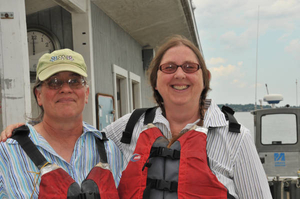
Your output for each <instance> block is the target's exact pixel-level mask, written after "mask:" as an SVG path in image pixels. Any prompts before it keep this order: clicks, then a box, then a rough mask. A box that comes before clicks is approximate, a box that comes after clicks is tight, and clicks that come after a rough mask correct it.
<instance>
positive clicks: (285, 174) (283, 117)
mask: <svg viewBox="0 0 300 199" xmlns="http://www.w3.org/2000/svg"><path fill="white" fill-rule="evenodd" d="M276 96H277V97H276ZM264 99H265V101H267V102H268V103H269V104H271V105H272V107H273V108H269V109H259V110H254V111H252V112H251V113H252V114H253V115H254V141H255V145H256V148H257V151H258V154H259V157H260V159H261V162H262V165H263V167H264V169H265V172H266V174H267V177H268V181H269V185H270V190H271V193H272V196H273V198H274V199H299V198H300V108H295V107H289V106H286V107H282V108H275V105H274V104H276V103H279V101H281V100H282V99H283V98H282V96H281V95H271V96H266V97H265V98H264ZM274 120H275V121H276V122H274Z"/></svg>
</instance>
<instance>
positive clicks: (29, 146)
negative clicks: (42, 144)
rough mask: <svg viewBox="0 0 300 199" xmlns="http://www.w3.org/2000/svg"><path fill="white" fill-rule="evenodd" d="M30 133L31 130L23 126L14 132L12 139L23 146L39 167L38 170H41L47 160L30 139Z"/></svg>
mask: <svg viewBox="0 0 300 199" xmlns="http://www.w3.org/2000/svg"><path fill="white" fill-rule="evenodd" d="M29 132H30V130H29V128H28V126H26V125H23V126H20V127H19V128H16V129H14V130H13V132H12V137H11V138H12V139H14V140H16V141H17V142H18V143H19V144H20V145H21V147H22V149H23V150H24V151H25V153H26V154H27V155H28V156H29V158H30V159H31V160H32V162H33V163H34V164H35V166H37V167H38V169H41V168H42V166H43V165H45V164H46V163H47V160H46V159H45V157H44V156H43V155H42V153H41V152H40V151H39V150H38V148H37V147H36V145H35V144H34V143H33V142H32V141H31V139H30V138H29V137H28V135H29Z"/></svg>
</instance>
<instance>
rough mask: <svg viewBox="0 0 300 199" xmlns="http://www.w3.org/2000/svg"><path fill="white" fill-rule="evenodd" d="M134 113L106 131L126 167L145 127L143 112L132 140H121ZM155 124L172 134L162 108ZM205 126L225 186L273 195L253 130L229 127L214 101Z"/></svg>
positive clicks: (265, 197) (242, 193)
mask: <svg viewBox="0 0 300 199" xmlns="http://www.w3.org/2000/svg"><path fill="white" fill-rule="evenodd" d="M130 115H131V114H127V115H125V116H124V117H122V118H120V119H119V120H117V121H116V122H114V123H113V124H111V125H110V126H107V127H106V128H105V129H104V131H106V132H108V137H109V138H111V139H112V140H113V141H114V142H115V143H116V144H117V145H118V147H119V148H120V150H121V151H122V153H123V157H124V168H126V166H127V164H128V162H129V161H130V158H131V157H132V154H133V152H134V149H135V146H136V143H137V140H138V137H139V135H140V133H141V132H142V130H143V126H144V124H143V123H144V115H143V116H142V117H141V118H140V120H139V121H138V122H137V124H136V126H135V127H134V130H133V136H132V139H131V143H130V144H124V143H121V142H120V140H121V137H122V133H123V131H124V130H125V127H126V124H127V122H128V120H129V117H130ZM198 121H199V120H197V121H195V122H194V123H192V124H187V125H186V127H185V128H184V129H183V130H182V131H181V132H186V130H188V129H190V128H191V127H192V126H193V125H194V124H196V123H197V122H198ZM153 124H154V125H155V126H157V127H158V128H159V129H160V130H161V132H162V133H163V135H164V136H165V137H166V138H168V139H171V138H172V134H171V131H170V125H169V122H168V120H167V119H166V118H165V117H164V116H163V115H162V111H161V109H160V108H158V109H157V110H156V115H155V118H154V121H153ZM204 127H206V128H208V129H209V131H208V134H207V147H206V149H207V155H208V158H209V165H210V168H211V170H212V172H213V173H214V174H215V175H216V177H217V178H218V180H219V181H220V182H221V183H222V184H223V185H225V186H226V188H227V189H228V191H229V193H230V194H231V195H233V196H234V197H235V198H237V199H238V198H239V199H253V198H255V199H271V198H272V196H271V193H270V191H269V190H270V189H269V185H268V181H267V177H266V174H265V171H264V169H263V167H262V164H261V162H260V159H259V156H258V154H257V151H256V148H255V145H254V142H253V139H252V137H251V134H250V131H249V130H248V129H246V128H245V127H244V126H241V132H240V133H232V132H229V131H228V121H226V118H225V116H224V114H223V113H222V112H221V110H220V109H219V107H218V106H217V105H216V104H215V103H213V102H211V104H210V106H209V108H208V110H207V111H206V113H205V116H204Z"/></svg>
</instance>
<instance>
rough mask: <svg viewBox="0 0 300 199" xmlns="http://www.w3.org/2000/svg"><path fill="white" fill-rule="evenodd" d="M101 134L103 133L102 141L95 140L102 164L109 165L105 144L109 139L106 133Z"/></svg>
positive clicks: (96, 138)
mask: <svg viewBox="0 0 300 199" xmlns="http://www.w3.org/2000/svg"><path fill="white" fill-rule="evenodd" d="M101 133H102V140H101V139H100V138H98V137H95V140H96V145H97V149H98V153H99V155H100V162H102V163H107V155H106V150H105V146H104V142H106V141H107V140H108V139H107V137H106V134H105V133H104V132H101Z"/></svg>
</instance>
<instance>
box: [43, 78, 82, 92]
mask: <svg viewBox="0 0 300 199" xmlns="http://www.w3.org/2000/svg"><path fill="white" fill-rule="evenodd" d="M44 82H45V84H46V86H47V87H48V88H50V89H53V90H58V89H60V88H62V86H63V85H64V83H68V85H69V86H70V88H71V89H80V88H82V87H84V86H85V85H86V81H85V80H84V79H83V77H81V76H74V77H72V78H70V79H68V80H62V79H59V78H58V77H52V78H49V79H48V80H46V81H44Z"/></svg>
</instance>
